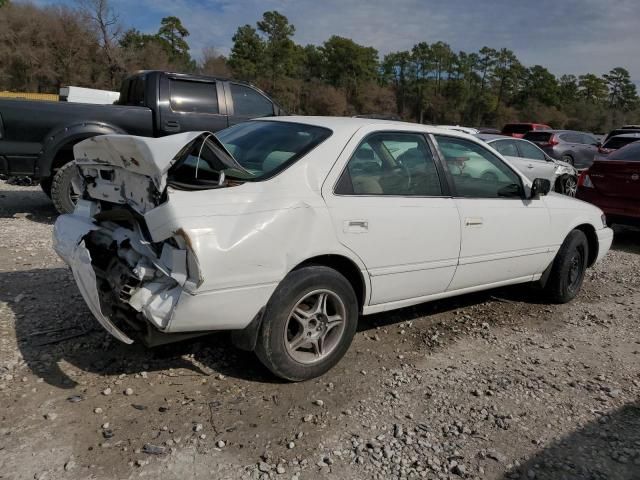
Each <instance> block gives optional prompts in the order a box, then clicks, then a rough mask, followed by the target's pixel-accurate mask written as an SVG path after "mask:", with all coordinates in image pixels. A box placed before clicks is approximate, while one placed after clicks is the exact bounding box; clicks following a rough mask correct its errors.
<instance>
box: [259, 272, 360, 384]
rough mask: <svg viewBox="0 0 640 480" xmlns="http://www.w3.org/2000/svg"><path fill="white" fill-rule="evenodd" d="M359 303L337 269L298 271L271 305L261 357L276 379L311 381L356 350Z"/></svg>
mask: <svg viewBox="0 0 640 480" xmlns="http://www.w3.org/2000/svg"><path fill="white" fill-rule="evenodd" d="M357 324H358V303H357V298H356V295H355V293H354V291H353V288H352V286H351V284H350V283H349V282H348V281H347V279H346V278H345V277H343V276H342V275H340V274H339V273H338V272H336V271H335V270H333V269H331V268H327V267H323V266H309V267H304V268H301V269H299V270H294V271H293V272H291V273H290V274H289V275H287V277H286V278H285V279H284V280H283V281H282V283H281V284H280V285H279V286H278V288H277V289H276V291H275V292H274V294H273V296H272V297H271V299H270V300H269V303H268V304H267V306H266V308H265V311H264V316H263V320H262V325H261V329H260V334H259V336H258V342H257V345H256V354H257V355H258V358H259V359H260V361H261V362H262V363H263V364H264V365H265V366H266V367H267V368H268V369H269V370H271V372H273V373H274V374H275V375H277V376H279V377H281V378H284V379H286V380H290V381H301V380H308V379H310V378H314V377H317V376H320V375H322V374H323V373H325V372H327V371H328V370H329V369H331V368H332V367H333V366H334V365H335V364H336V363H338V361H340V359H341V358H342V357H343V356H344V354H345V353H346V351H347V350H348V349H349V345H351V341H352V339H353V336H354V334H355V332H356V327H357Z"/></svg>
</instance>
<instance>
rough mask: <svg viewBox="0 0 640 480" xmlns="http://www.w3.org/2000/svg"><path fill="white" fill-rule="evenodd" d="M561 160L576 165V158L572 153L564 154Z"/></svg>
mask: <svg viewBox="0 0 640 480" xmlns="http://www.w3.org/2000/svg"><path fill="white" fill-rule="evenodd" d="M560 160H562V161H563V162H566V163H569V164H571V165H573V166H575V160H574V159H573V157H572V156H571V155H563V156H562V158H560Z"/></svg>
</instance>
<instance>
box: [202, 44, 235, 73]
mask: <svg viewBox="0 0 640 480" xmlns="http://www.w3.org/2000/svg"><path fill="white" fill-rule="evenodd" d="M198 70H199V71H200V72H201V73H203V74H205V75H213V76H217V77H229V76H231V69H230V68H229V66H228V65H227V59H226V58H225V57H224V55H222V54H221V53H220V52H218V50H217V49H216V48H215V47H205V48H204V49H203V50H202V62H201V63H200V65H199V69H198Z"/></svg>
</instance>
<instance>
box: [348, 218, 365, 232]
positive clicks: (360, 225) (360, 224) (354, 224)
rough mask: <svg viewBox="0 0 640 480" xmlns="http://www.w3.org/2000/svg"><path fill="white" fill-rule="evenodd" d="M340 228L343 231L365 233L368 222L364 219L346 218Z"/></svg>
mask: <svg viewBox="0 0 640 480" xmlns="http://www.w3.org/2000/svg"><path fill="white" fill-rule="evenodd" d="M342 229H343V230H344V232H345V233H367V232H368V231H369V222H368V221H366V220H347V221H346V222H344V225H343V226H342Z"/></svg>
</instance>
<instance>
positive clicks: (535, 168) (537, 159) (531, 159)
mask: <svg viewBox="0 0 640 480" xmlns="http://www.w3.org/2000/svg"><path fill="white" fill-rule="evenodd" d="M516 145H517V146H518V151H519V152H520V157H521V158H520V162H521V164H522V166H523V168H522V169H521V170H520V171H521V172H524V174H525V175H526V176H527V178H529V179H530V180H535V179H536V178H546V179H547V180H549V181H551V182H552V183H553V179H554V176H555V170H556V164H555V163H554V162H552V161H549V160H547V156H546V155H545V153H544V152H543V151H542V150H540V148H538V147H536V146H535V145H534V144H532V143H530V142H528V141H527V140H520V141H518V142H516Z"/></svg>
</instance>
